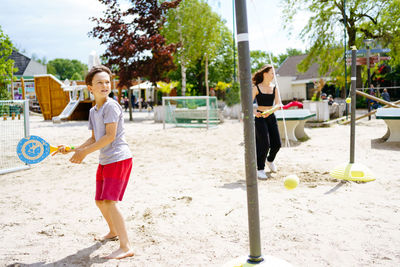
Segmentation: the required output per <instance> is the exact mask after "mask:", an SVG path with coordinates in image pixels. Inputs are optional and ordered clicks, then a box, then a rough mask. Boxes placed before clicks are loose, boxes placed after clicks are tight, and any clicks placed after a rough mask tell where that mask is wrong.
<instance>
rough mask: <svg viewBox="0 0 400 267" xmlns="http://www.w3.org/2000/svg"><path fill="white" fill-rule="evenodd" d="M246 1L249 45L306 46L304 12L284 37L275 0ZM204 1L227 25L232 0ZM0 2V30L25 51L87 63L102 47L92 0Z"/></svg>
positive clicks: (97, 7)
mask: <svg viewBox="0 0 400 267" xmlns="http://www.w3.org/2000/svg"><path fill="white" fill-rule="evenodd" d="M246 1H247V15H248V28H249V43H250V49H251V50H263V51H268V52H272V53H273V54H279V53H284V52H285V51H286V48H297V49H302V50H304V49H305V48H306V46H305V44H304V43H303V42H301V41H300V40H299V38H298V37H296V33H298V32H299V31H300V30H301V28H302V27H303V26H304V25H305V23H306V22H307V16H306V15H302V16H300V17H299V19H298V20H297V21H296V23H295V24H294V25H295V26H294V29H293V32H294V35H293V37H292V38H289V35H288V33H287V31H284V30H283V28H282V19H281V16H282V13H281V9H282V8H281V7H280V2H281V0H246ZM208 2H209V3H210V5H211V6H212V7H213V9H214V11H215V12H217V13H218V14H220V15H221V17H222V18H223V19H225V20H226V25H227V27H228V28H229V29H230V30H232V28H233V26H234V25H232V24H233V23H232V21H233V18H232V17H233V12H232V0H208ZM0 7H1V8H0V26H1V28H2V30H3V32H4V33H5V34H7V35H8V36H9V37H10V39H11V41H12V42H13V44H14V45H15V46H16V47H17V48H18V49H19V50H20V51H22V52H24V54H25V55H26V56H28V57H31V56H32V54H35V55H36V56H37V57H38V58H40V59H42V58H44V57H45V58H46V59H47V61H49V60H52V59H55V58H67V59H78V60H79V61H81V62H83V63H85V64H87V62H88V57H89V54H90V52H91V51H93V50H95V51H96V52H97V53H98V54H102V53H103V52H104V50H105V47H104V46H101V45H100V41H99V40H98V39H95V38H92V37H89V36H88V32H89V31H91V30H92V29H93V27H94V26H96V24H95V23H94V22H92V21H90V19H89V18H90V17H101V16H102V12H103V10H104V6H103V5H102V4H100V2H99V1H98V0H34V1H33V0H0Z"/></svg>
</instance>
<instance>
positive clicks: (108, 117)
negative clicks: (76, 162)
mask: <svg viewBox="0 0 400 267" xmlns="http://www.w3.org/2000/svg"><path fill="white" fill-rule="evenodd" d="M112 122H117V133H116V135H115V140H114V141H113V142H112V143H110V144H108V145H106V146H105V147H103V148H102V149H100V155H99V163H100V164H101V165H106V164H110V163H113V162H117V161H121V160H125V159H129V158H131V157H132V154H131V151H130V149H129V146H128V143H127V142H126V140H125V128H124V114H123V111H122V107H121V105H120V104H118V102H117V101H115V100H114V99H112V98H110V97H108V98H107V100H106V102H105V103H104V104H103V106H101V107H100V109H97V106H94V107H92V108H91V109H90V112H89V130H93V131H94V136H95V139H96V141H98V140H99V139H100V138H101V137H103V136H104V135H105V134H106V124H107V123H112Z"/></svg>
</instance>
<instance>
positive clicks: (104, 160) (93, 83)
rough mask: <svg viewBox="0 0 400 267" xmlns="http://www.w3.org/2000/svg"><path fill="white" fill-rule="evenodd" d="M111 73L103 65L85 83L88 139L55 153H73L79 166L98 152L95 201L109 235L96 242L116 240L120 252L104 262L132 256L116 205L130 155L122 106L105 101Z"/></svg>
mask: <svg viewBox="0 0 400 267" xmlns="http://www.w3.org/2000/svg"><path fill="white" fill-rule="evenodd" d="M110 78H111V71H110V70H109V69H108V68H107V67H105V66H102V65H98V66H95V67H93V68H92V69H91V70H90V71H89V73H88V74H87V75H86V78H85V82H86V85H87V87H88V89H89V91H90V92H91V93H92V94H93V95H94V100H95V103H96V105H95V106H94V107H92V108H91V109H90V111H89V129H91V137H89V139H87V140H86V141H85V142H84V143H83V144H81V145H80V146H79V147H77V148H75V149H73V150H68V151H66V150H65V146H59V147H58V150H57V152H56V153H58V152H59V153H63V154H65V153H69V152H73V153H74V155H73V156H72V157H71V159H70V162H72V163H78V164H79V163H82V161H83V160H84V159H85V158H86V156H87V155H89V154H90V153H93V152H95V151H97V150H100V155H99V165H98V168H97V173H96V194H95V201H96V205H97V207H98V208H99V209H100V211H101V214H102V215H103V217H104V219H105V220H106V222H107V224H108V227H109V232H108V233H107V234H106V235H105V236H103V237H101V238H98V239H97V240H99V241H106V240H115V239H116V238H118V239H119V242H120V246H119V249H117V250H115V251H114V252H112V253H111V254H109V255H108V256H107V257H106V258H107V259H122V258H126V257H132V256H133V255H134V253H133V250H132V247H131V244H130V242H129V239H128V233H127V230H126V226H125V221H124V217H123V215H122V213H121V211H120V210H119V208H118V206H117V203H118V201H121V200H122V198H123V196H124V193H125V189H126V186H127V184H128V181H129V176H130V174H131V170H132V154H131V151H130V149H129V145H128V143H127V142H126V140H125V130H124V116H123V114H122V107H121V105H120V104H119V103H118V102H116V101H115V100H114V99H112V98H110V97H108V95H109V92H110V90H111V83H110Z"/></svg>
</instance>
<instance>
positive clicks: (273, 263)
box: [223, 255, 293, 267]
mask: <svg viewBox="0 0 400 267" xmlns="http://www.w3.org/2000/svg"><path fill="white" fill-rule="evenodd" d="M263 258H264V260H263V261H261V262H258V263H256V262H252V263H249V262H248V260H249V257H248V256H242V257H239V258H237V259H234V260H231V261H229V262H228V263H226V264H224V265H223V267H251V266H258V267H266V266H268V267H293V265H292V264H290V263H288V262H287V261H285V260H282V259H279V258H276V257H273V256H270V255H265V256H263Z"/></svg>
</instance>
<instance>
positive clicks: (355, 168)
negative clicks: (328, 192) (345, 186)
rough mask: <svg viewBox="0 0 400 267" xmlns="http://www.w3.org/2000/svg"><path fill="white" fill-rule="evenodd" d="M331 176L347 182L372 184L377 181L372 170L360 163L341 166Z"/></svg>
mask: <svg viewBox="0 0 400 267" xmlns="http://www.w3.org/2000/svg"><path fill="white" fill-rule="evenodd" d="M330 175H331V176H332V177H333V178H336V179H340V180H346V181H355V182H370V181H374V180H375V176H374V175H373V174H372V172H371V170H370V169H368V168H367V167H365V166H364V165H362V164H360V163H344V164H340V165H339V166H336V167H335V168H334V169H333V170H332V171H331V172H330Z"/></svg>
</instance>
